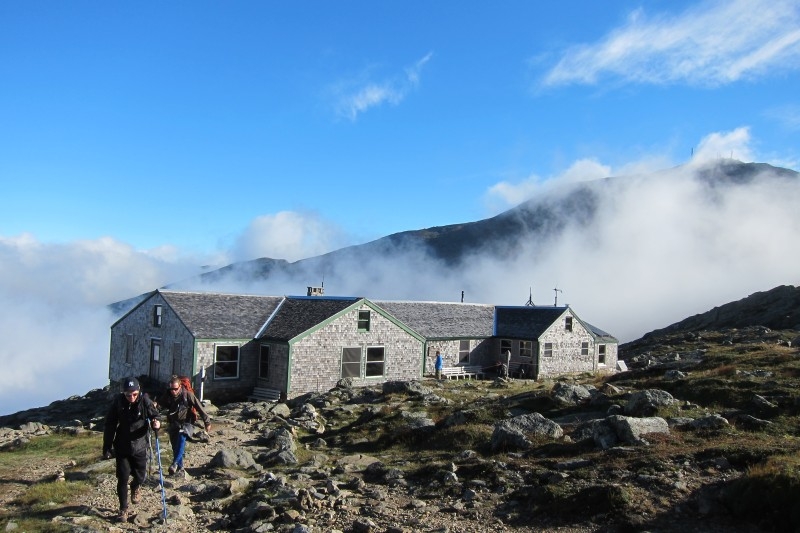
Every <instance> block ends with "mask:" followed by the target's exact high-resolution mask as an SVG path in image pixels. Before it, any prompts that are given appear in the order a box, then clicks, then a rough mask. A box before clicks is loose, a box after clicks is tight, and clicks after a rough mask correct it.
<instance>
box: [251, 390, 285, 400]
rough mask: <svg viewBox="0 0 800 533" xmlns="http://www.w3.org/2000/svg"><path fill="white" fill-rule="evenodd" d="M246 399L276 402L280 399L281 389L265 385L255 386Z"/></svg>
mask: <svg viewBox="0 0 800 533" xmlns="http://www.w3.org/2000/svg"><path fill="white" fill-rule="evenodd" d="M247 399H248V400H250V401H251V402H277V401H279V400H280V399H281V391H278V390H275V389H268V388H266V387H255V388H254V389H253V392H252V394H250V396H248V397H247Z"/></svg>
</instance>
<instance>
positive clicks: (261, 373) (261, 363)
mask: <svg viewBox="0 0 800 533" xmlns="http://www.w3.org/2000/svg"><path fill="white" fill-rule="evenodd" d="M258 377H260V378H265V379H266V378H268V377H269V344H262V345H261V350H260V351H259V353H258Z"/></svg>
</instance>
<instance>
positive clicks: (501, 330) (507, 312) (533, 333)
mask: <svg viewBox="0 0 800 533" xmlns="http://www.w3.org/2000/svg"><path fill="white" fill-rule="evenodd" d="M495 310H496V316H497V324H496V327H495V334H496V335H497V336H498V337H509V338H514V339H538V338H539V336H541V334H542V333H544V332H545V330H546V329H547V328H549V327H550V326H551V325H552V324H553V322H555V321H556V320H558V317H560V316H561V315H562V314H564V311H566V310H567V308H566V307H530V306H523V307H499V306H498V307H496V308H495Z"/></svg>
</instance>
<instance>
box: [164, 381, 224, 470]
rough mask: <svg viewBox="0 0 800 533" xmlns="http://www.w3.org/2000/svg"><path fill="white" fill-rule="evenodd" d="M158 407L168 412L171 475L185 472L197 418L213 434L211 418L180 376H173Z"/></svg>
mask: <svg viewBox="0 0 800 533" xmlns="http://www.w3.org/2000/svg"><path fill="white" fill-rule="evenodd" d="M157 406H158V408H159V409H166V410H167V422H169V442H170V444H171V445H172V464H171V465H170V467H169V473H170V474H175V473H176V472H178V471H180V470H183V457H184V453H185V451H186V440H187V439H190V438H191V437H192V435H193V434H194V431H195V425H194V423H195V422H196V421H197V417H198V416H199V417H200V419H202V421H203V425H204V426H205V428H206V432H207V433H210V432H211V417H209V416H208V414H207V413H206V412H205V410H204V409H203V406H202V404H201V403H200V400H198V399H197V396H195V395H194V392H192V391H190V390H188V389H187V388H186V387H184V386H183V384H182V383H181V378H179V377H178V376H172V378H171V379H170V381H169V384H168V385H167V390H166V391H165V392H164V393H163V394H162V395H161V396H159V397H158V401H157Z"/></svg>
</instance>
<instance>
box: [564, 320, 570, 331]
mask: <svg viewBox="0 0 800 533" xmlns="http://www.w3.org/2000/svg"><path fill="white" fill-rule="evenodd" d="M564 329H565V330H567V331H572V317H571V316H568V317H566V318H565V319H564Z"/></svg>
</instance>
